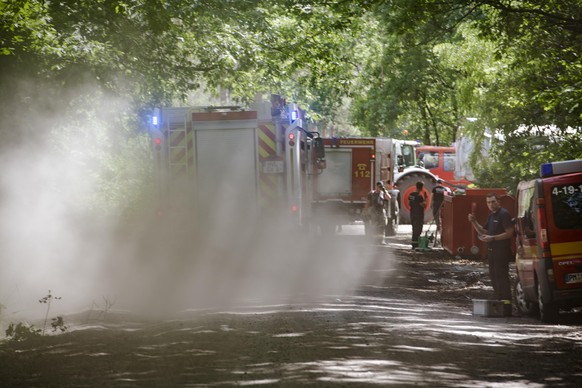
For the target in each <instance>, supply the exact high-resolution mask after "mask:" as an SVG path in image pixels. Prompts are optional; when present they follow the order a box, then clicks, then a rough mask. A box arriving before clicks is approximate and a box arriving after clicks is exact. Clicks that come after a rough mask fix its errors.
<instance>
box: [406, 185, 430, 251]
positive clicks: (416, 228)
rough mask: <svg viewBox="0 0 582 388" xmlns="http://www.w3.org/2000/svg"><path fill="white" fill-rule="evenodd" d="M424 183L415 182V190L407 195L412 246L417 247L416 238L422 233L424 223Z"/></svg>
mask: <svg viewBox="0 0 582 388" xmlns="http://www.w3.org/2000/svg"><path fill="white" fill-rule="evenodd" d="M423 188H424V183H422V182H421V181H418V182H416V191H415V192H413V193H411V194H410V195H409V196H408V205H409V206H410V223H411V224H412V248H417V247H418V238H419V237H420V235H421V234H422V226H423V225H424V209H425V208H426V196H425V194H423V192H422V189H423Z"/></svg>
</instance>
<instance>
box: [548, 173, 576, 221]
mask: <svg viewBox="0 0 582 388" xmlns="http://www.w3.org/2000/svg"><path fill="white" fill-rule="evenodd" d="M551 190H552V191H551V198H552V210H553V213H554V217H553V218H554V225H556V227H557V228H558V229H582V179H581V180H579V181H578V182H572V183H568V184H563V185H558V186H553V187H552V188H551Z"/></svg>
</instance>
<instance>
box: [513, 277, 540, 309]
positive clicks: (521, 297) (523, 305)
mask: <svg viewBox="0 0 582 388" xmlns="http://www.w3.org/2000/svg"><path fill="white" fill-rule="evenodd" d="M515 305H516V306H517V309H518V310H519V312H521V313H523V314H527V315H532V314H534V312H535V311H536V310H537V306H536V305H535V304H534V303H532V302H530V301H528V300H526V299H525V293H524V292H523V285H522V284H521V281H520V280H519V278H517V281H516V283H515Z"/></svg>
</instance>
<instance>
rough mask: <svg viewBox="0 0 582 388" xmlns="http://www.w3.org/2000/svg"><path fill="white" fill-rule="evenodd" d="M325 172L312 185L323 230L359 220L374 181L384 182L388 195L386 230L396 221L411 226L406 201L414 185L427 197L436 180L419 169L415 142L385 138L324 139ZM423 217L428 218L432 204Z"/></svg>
mask: <svg viewBox="0 0 582 388" xmlns="http://www.w3.org/2000/svg"><path fill="white" fill-rule="evenodd" d="M324 144H325V159H326V165H327V167H326V169H325V171H322V172H321V173H320V174H319V175H318V176H317V177H316V179H315V181H314V188H313V211H314V214H318V215H325V217H322V218H321V219H322V220H327V226H324V228H331V227H333V226H334V225H342V224H347V223H350V222H353V221H355V220H359V219H361V218H362V211H363V209H364V206H365V204H366V200H367V194H368V193H369V192H370V191H371V190H373V188H374V185H375V183H376V182H377V181H380V180H381V181H383V182H384V183H385V185H386V186H387V188H388V190H389V191H390V193H391V194H392V201H391V204H390V208H389V211H388V231H389V232H392V233H393V232H395V231H396V230H397V228H398V225H399V223H408V222H410V207H409V205H408V201H406V200H405V199H406V198H408V196H409V195H410V193H412V192H413V191H415V190H416V182H418V181H422V182H423V183H424V193H425V195H426V197H427V198H429V202H430V193H431V191H432V188H433V187H434V186H435V185H436V179H437V178H436V177H435V176H434V175H433V174H431V173H430V171H427V170H426V169H424V168H420V167H418V166H417V165H416V164H417V163H416V157H415V151H414V149H415V147H416V145H417V144H416V142H415V141H408V140H397V139H387V138H359V137H350V138H325V139H324ZM425 219H426V220H427V221H430V220H431V219H432V212H431V211H430V203H429V204H428V205H427V209H426V213H425Z"/></svg>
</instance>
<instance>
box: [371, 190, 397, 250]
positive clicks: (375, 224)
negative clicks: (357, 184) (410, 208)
mask: <svg viewBox="0 0 582 388" xmlns="http://www.w3.org/2000/svg"><path fill="white" fill-rule="evenodd" d="M390 198H391V196H390V193H388V191H386V188H385V187H384V182H382V181H378V183H376V188H375V189H374V190H372V191H371V192H370V193H369V194H368V202H367V203H366V213H367V218H368V219H369V220H370V223H371V225H372V229H373V232H372V233H373V234H374V238H375V239H377V240H378V241H379V242H380V244H382V245H386V241H385V240H384V230H385V229H386V211H387V209H388V208H389V206H390Z"/></svg>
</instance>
